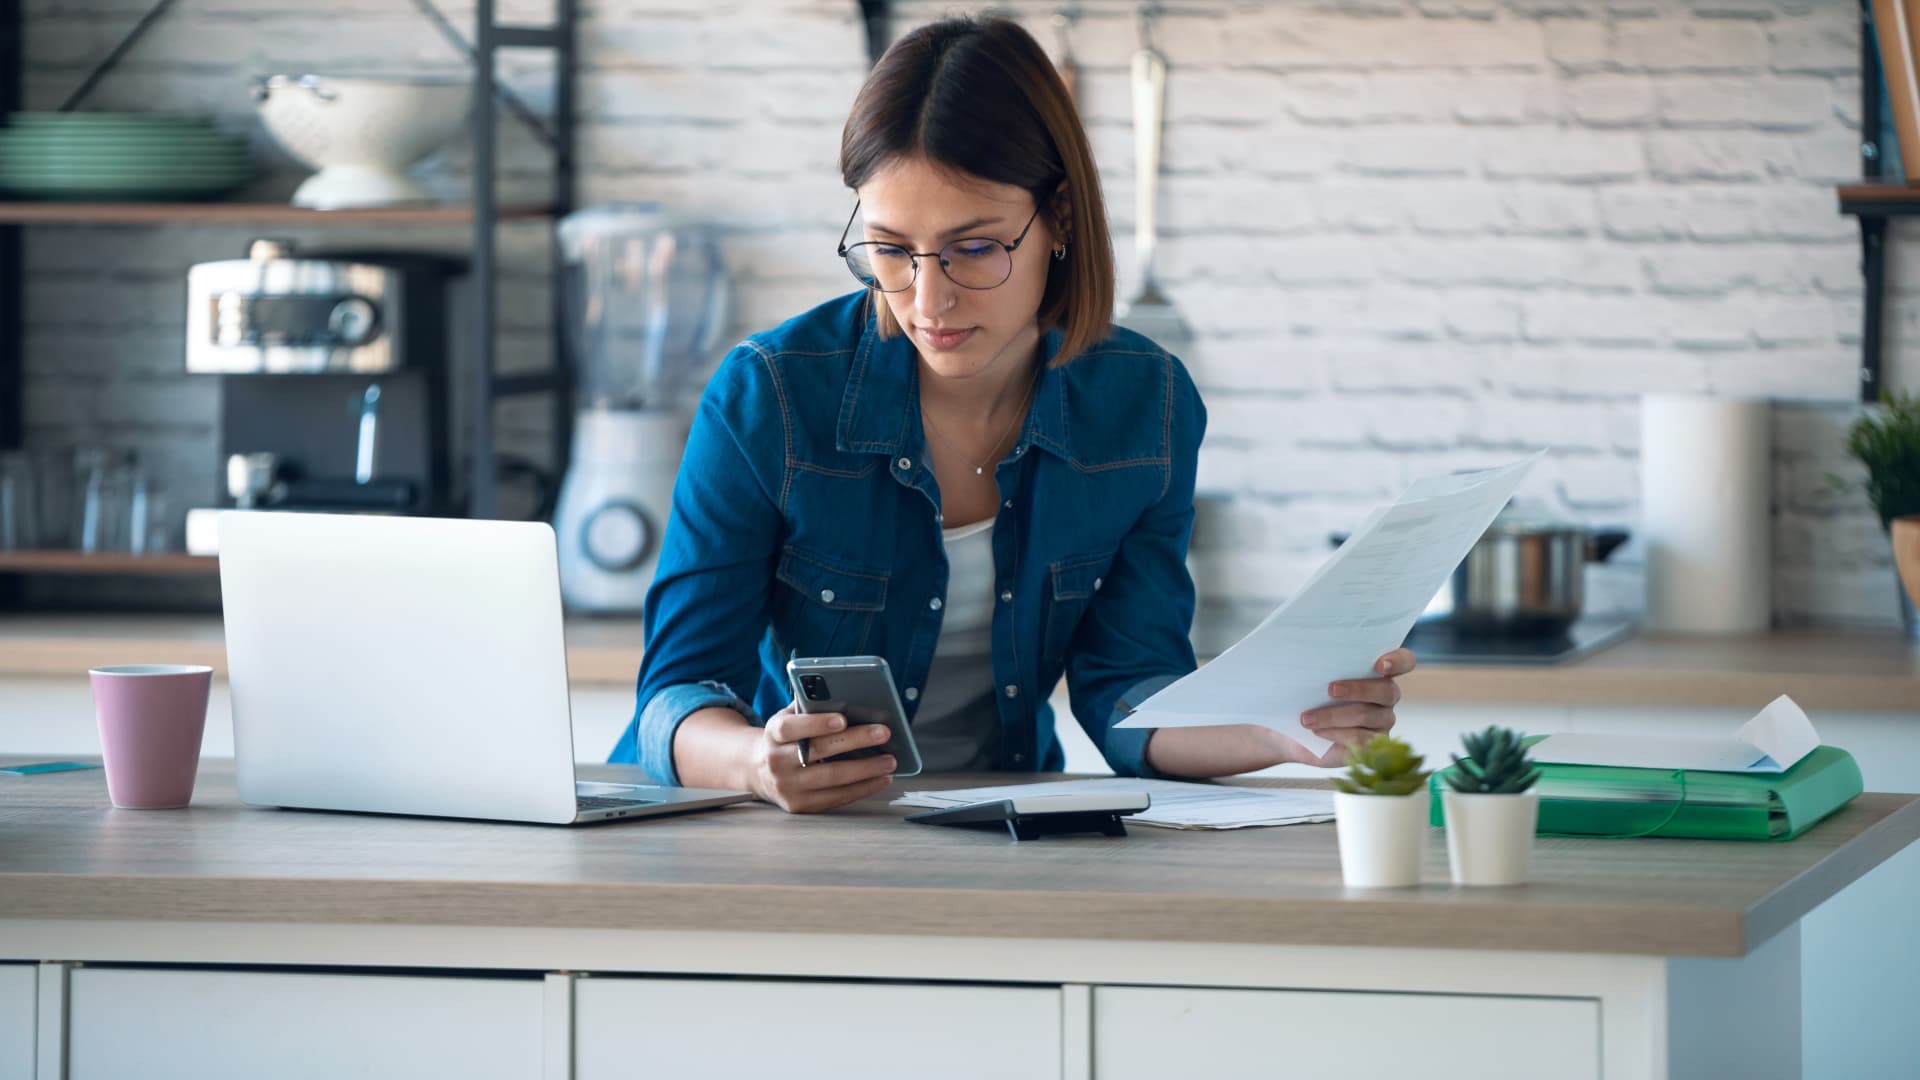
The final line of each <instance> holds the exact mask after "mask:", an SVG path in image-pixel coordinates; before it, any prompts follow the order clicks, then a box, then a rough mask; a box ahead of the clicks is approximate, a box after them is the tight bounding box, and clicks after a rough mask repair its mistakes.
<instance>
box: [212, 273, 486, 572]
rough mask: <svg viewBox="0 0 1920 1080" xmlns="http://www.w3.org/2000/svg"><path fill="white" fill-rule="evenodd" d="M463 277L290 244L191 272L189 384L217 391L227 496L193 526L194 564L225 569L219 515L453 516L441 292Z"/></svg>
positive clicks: (443, 295) (444, 317)
mask: <svg viewBox="0 0 1920 1080" xmlns="http://www.w3.org/2000/svg"><path fill="white" fill-rule="evenodd" d="M462 270H463V266H462V264H461V263H460V262H459V261H458V260H453V259H449V258H446V257H444V256H437V255H421V254H404V253H394V252H379V253H371V252H353V253H331V254H327V253H313V254H305V253H296V252H295V250H294V248H293V246H292V244H291V243H290V242H288V241H284V240H256V241H254V242H253V244H252V246H251V247H250V249H249V251H248V253H247V258H244V259H229V260H222V261H218V262H208V263H200V264H197V265H195V266H194V267H193V268H192V269H191V271H190V272H189V273H188V277H187V348H186V361H187V370H188V371H189V372H195V373H200V374H207V375H214V376H217V377H219V378H220V379H221V382H222V386H221V407H220V450H219V453H220V462H221V464H222V467H223V468H222V475H223V477H224V480H225V485H224V486H225V495H224V497H223V498H222V499H221V500H220V501H219V503H218V504H217V505H215V506H209V507H198V508H195V509H192V510H189V511H188V513H187V544H186V546H187V550H188V552H189V553H191V554H209V555H210V554H217V553H218V551H219V539H218V536H217V534H216V532H215V530H214V521H215V520H217V516H218V514H219V512H220V511H221V510H224V509H262V510H265V509H282V510H306V511H320V512H334V513H380V514H436V515H444V514H449V513H451V512H452V509H453V508H452V507H451V505H450V502H449V494H448V478H449V472H450V464H449V458H450V453H449V446H448V424H447V377H448V376H447V361H448V357H447V351H448V350H447V340H448V323H447V317H448V315H447V290H448V285H449V282H450V281H451V279H452V278H454V277H456V276H457V275H458V274H459V273H461V272H462Z"/></svg>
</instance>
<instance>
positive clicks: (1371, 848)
mask: <svg viewBox="0 0 1920 1080" xmlns="http://www.w3.org/2000/svg"><path fill="white" fill-rule="evenodd" d="M1427 805H1428V796H1427V789H1426V788H1424V787H1423V788H1421V789H1420V790H1419V791H1416V792H1414V793H1412V794H1411V795H1349V794H1347V793H1346V792H1344V791H1336V792H1334V793H1333V828H1334V832H1335V834H1336V835H1337V836H1338V837H1339V840H1340V876H1341V878H1343V879H1344V880H1345V881H1346V883H1347V884H1348V885H1352V886H1356V887H1360V888H1383V887H1394V886H1403V885H1418V884H1419V883H1420V863H1421V861H1422V858H1423V857H1424V856H1425V855H1426V852H1427Z"/></svg>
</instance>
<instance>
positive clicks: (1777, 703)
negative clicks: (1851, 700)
mask: <svg viewBox="0 0 1920 1080" xmlns="http://www.w3.org/2000/svg"><path fill="white" fill-rule="evenodd" d="M1819 745H1820V736H1819V733H1817V732H1815V731H1814V729H1813V721H1811V720H1809V719H1807V714H1806V712H1805V711H1804V710H1802V709H1801V708H1800V706H1799V704H1798V703H1797V702H1795V701H1794V700H1793V699H1792V698H1790V697H1788V696H1786V695H1785V694H1782V695H1780V696H1779V697H1777V698H1774V699H1773V703H1772V704H1770V705H1768V706H1767V707H1766V708H1764V709H1762V710H1760V712H1759V713H1758V714H1756V715H1755V716H1754V717H1753V719H1751V720H1748V721H1747V722H1746V723H1744V724H1742V725H1740V730H1739V731H1736V732H1734V733H1733V734H1732V735H1730V736H1727V737H1724V738H1700V737H1682V736H1661V735H1584V734H1579V733H1570V734H1564V735H1549V736H1547V737H1546V738H1544V739H1541V740H1540V741H1539V742H1537V743H1535V744H1534V745H1533V748H1532V749H1531V750H1529V751H1528V753H1529V754H1531V755H1532V757H1533V760H1535V761H1540V762H1553V763H1555V764H1561V765H1617V766H1622V767H1624V768H1635V769H1701V770H1705V771H1707V772H1745V773H1777V772H1785V771H1786V770H1787V769H1790V768H1792V767H1793V765H1794V763H1795V762H1798V761H1799V760H1800V759H1801V758H1803V757H1806V756H1807V755H1808V754H1811V753H1813V750H1814V748H1815V747H1817V746H1819Z"/></svg>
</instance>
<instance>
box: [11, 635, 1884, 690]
mask: <svg viewBox="0 0 1920 1080" xmlns="http://www.w3.org/2000/svg"><path fill="white" fill-rule="evenodd" d="M640 642H641V634H640V623H639V621H638V620H636V619H574V620H570V621H569V622H568V623H567V661H568V664H567V667H568V671H569V672H570V673H571V675H572V677H573V680H574V682H575V683H576V684H577V685H583V686H587V685H602V686H619V687H630V686H632V685H633V682H634V678H635V676H636V674H637V673H638V671H639V667H640V652H641V648H640ZM126 663H181V664H207V665H210V666H212V667H213V669H214V670H215V671H216V672H218V673H221V674H224V673H225V670H226V648H225V645H224V642H223V640H222V638H221V633H220V620H219V619H218V618H216V617H214V616H210V615H209V616H102V615H15V616H0V677H4V676H8V675H28V676H34V675H39V676H46V675H78V674H79V673H81V672H84V671H86V670H87V668H89V667H93V666H95V665H99V664H126ZM1406 692H1407V694H1408V696H1409V697H1414V698H1417V699H1418V700H1420V701H1423V702H1433V703H1456V704H1480V703H1511V704H1553V705H1594V706H1636V705H1664V706H1673V707H1726V708H1740V709H1750V710H1758V709H1760V708H1761V707H1763V706H1765V705H1766V704H1767V702H1769V701H1772V700H1773V699H1774V698H1775V697H1777V696H1779V695H1781V694H1791V695H1793V698H1794V700H1795V701H1798V702H1799V703H1800V704H1801V705H1802V707H1804V708H1808V709H1816V710H1819V709H1828V710H1858V711H1880V710H1886V711H1897V712H1920V647H1916V646H1915V644H1914V643H1913V642H1910V641H1907V640H1905V639H1903V638H1901V637H1899V636H1898V635H1896V634H1890V633H1877V634H1876V633H1857V632H1855V633H1849V632H1843V631H1824V630H1822V631H1815V630H1783V631H1778V632H1775V633H1770V634H1759V635H1754V636H1751V637H1713V638H1686V637H1667V638H1662V637H1649V636H1646V635H1641V636H1638V637H1634V638H1632V639H1630V640H1628V641H1625V642H1623V643H1621V644H1619V645H1616V646H1614V647H1612V648H1610V649H1607V650H1605V651H1603V652H1600V653H1598V654H1596V655H1594V656H1590V657H1587V658H1586V659H1584V660H1581V661H1578V662H1576V663H1572V664H1567V665H1564V666H1559V667H1528V666H1518V665H1515V666H1481V665H1448V666H1441V665H1428V666H1427V667H1424V668H1421V669H1420V670H1418V671H1416V672H1414V673H1413V675H1411V676H1409V677H1408V678H1407V679H1406Z"/></svg>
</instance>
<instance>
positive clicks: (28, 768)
mask: <svg viewBox="0 0 1920 1080" xmlns="http://www.w3.org/2000/svg"><path fill="white" fill-rule="evenodd" d="M99 767H100V766H98V765H93V764H89V763H87V762H84V761H36V762H34V763H32V764H30V765H0V773H8V774H11V775H13V776H32V775H33V774H34V773H43V772H68V771H70V770H73V769H97V768H99Z"/></svg>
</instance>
